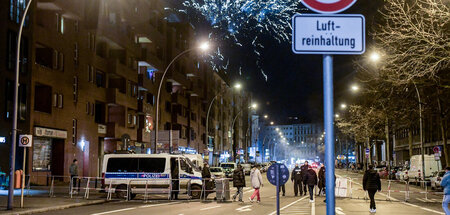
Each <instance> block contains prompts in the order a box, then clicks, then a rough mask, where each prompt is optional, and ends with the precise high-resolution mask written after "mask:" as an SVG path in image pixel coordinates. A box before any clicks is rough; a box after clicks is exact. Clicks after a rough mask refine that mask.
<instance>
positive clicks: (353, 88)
mask: <svg viewBox="0 0 450 215" xmlns="http://www.w3.org/2000/svg"><path fill="white" fill-rule="evenodd" d="M351 89H352V91H353V92H356V91H358V90H359V87H358V85H356V84H354V85H352V86H351Z"/></svg>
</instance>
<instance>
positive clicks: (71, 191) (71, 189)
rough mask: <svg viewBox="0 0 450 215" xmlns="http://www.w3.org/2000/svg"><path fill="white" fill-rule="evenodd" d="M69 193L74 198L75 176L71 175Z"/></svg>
mask: <svg viewBox="0 0 450 215" xmlns="http://www.w3.org/2000/svg"><path fill="white" fill-rule="evenodd" d="M69 194H70V198H72V197H73V178H72V177H70V183H69Z"/></svg>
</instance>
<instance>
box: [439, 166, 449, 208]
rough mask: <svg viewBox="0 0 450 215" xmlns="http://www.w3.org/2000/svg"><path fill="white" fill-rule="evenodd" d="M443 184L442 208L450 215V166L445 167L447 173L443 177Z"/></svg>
mask: <svg viewBox="0 0 450 215" xmlns="http://www.w3.org/2000/svg"><path fill="white" fill-rule="evenodd" d="M441 186H442V187H443V188H444V198H443V200H442V209H444V212H445V214H446V215H450V210H449V209H448V204H449V203H450V167H449V166H448V167H446V168H445V175H444V177H443V178H442V181H441Z"/></svg>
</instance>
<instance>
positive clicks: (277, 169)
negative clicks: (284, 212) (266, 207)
mask: <svg viewBox="0 0 450 215" xmlns="http://www.w3.org/2000/svg"><path fill="white" fill-rule="evenodd" d="M275 179H276V182H277V183H276V184H277V215H280V165H278V164H275Z"/></svg>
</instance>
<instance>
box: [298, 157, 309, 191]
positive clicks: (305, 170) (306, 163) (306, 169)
mask: <svg viewBox="0 0 450 215" xmlns="http://www.w3.org/2000/svg"><path fill="white" fill-rule="evenodd" d="M308 167H309V165H308V161H305V163H304V164H303V165H302V166H301V167H300V170H301V174H302V179H304V178H305V175H306V173H307V172H308ZM306 187H307V185H306V184H303V192H304V194H305V195H306ZM300 193H301V192H300ZM300 195H301V194H300Z"/></svg>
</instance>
